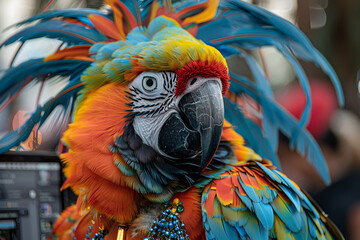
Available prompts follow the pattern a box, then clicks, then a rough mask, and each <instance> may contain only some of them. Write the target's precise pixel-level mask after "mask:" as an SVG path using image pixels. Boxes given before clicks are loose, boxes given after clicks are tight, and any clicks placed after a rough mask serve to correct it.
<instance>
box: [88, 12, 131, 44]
mask: <svg viewBox="0 0 360 240" xmlns="http://www.w3.org/2000/svg"><path fill="white" fill-rule="evenodd" d="M88 18H89V19H90V21H91V22H92V23H93V24H94V26H95V28H96V29H97V30H99V31H100V32H101V33H102V34H104V35H105V36H107V37H109V38H112V39H114V40H125V34H124V33H123V32H122V31H121V30H122V29H119V28H118V27H117V26H116V25H115V23H114V22H113V21H111V20H110V19H107V18H106V17H103V16H100V15H95V14H92V15H90V16H89V17H88Z"/></svg>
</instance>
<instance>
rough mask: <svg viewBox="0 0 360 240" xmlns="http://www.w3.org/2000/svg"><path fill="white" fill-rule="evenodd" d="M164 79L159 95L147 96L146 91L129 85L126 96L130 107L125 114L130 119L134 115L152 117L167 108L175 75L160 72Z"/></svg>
mask: <svg viewBox="0 0 360 240" xmlns="http://www.w3.org/2000/svg"><path fill="white" fill-rule="evenodd" d="M161 76H162V77H163V79H164V83H163V89H164V92H161V93H160V94H159V96H156V97H149V96H148V95H147V94H146V93H144V92H143V91H141V90H140V89H139V88H136V87H134V86H131V87H130V88H129V90H130V92H126V93H127V94H128V95H127V97H128V98H129V99H130V100H131V103H129V104H128V105H129V106H130V107H131V109H130V110H129V112H130V113H129V114H128V115H127V116H126V117H127V118H128V120H127V122H129V120H132V119H133V118H134V117H135V116H141V115H143V116H149V117H153V116H154V115H156V114H159V113H162V112H164V111H166V110H167V107H168V106H169V105H170V104H171V103H172V102H173V100H174V98H175V97H176V95H175V89H176V81H177V75H176V74H175V73H173V72H161Z"/></svg>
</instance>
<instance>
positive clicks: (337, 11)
mask: <svg viewBox="0 0 360 240" xmlns="http://www.w3.org/2000/svg"><path fill="white" fill-rule="evenodd" d="M247 2H251V3H252V4H256V5H259V6H261V7H263V8H266V9H268V10H270V11H272V12H273V13H275V14H278V15H280V16H282V17H284V18H286V19H287V20H289V21H290V22H292V23H294V24H295V25H297V26H298V27H299V28H300V29H301V30H302V31H303V32H304V33H305V34H306V35H307V37H308V38H309V39H310V40H311V42H312V43H313V44H314V45H315V47H316V48H317V49H319V51H320V52H321V53H322V54H323V55H324V56H325V57H326V58H327V60H328V61H329V62H330V64H331V65H332V66H333V67H334V69H335V71H336V72H337V74H338V76H339V79H340V81H341V84H342V87H343V90H344V95H345V108H344V109H342V110H338V109H337V108H338V106H337V103H336V96H335V93H334V90H333V88H332V86H331V85H330V82H329V80H328V78H327V76H325V75H324V74H323V72H322V71H321V69H318V68H317V67H316V66H314V65H312V64H309V63H306V62H301V64H302V65H303V67H304V68H305V70H306V72H307V74H308V77H309V78H310V79H311V80H312V82H313V84H312V85H311V94H312V97H313V109H312V115H311V119H310V123H309V126H308V130H309V131H310V132H311V133H312V134H313V135H314V136H315V139H316V140H317V141H318V143H319V144H320V146H321V148H322V150H323V152H324V155H325V157H326V160H327V161H328V165H329V170H330V174H331V177H332V181H333V183H332V185H330V186H325V185H324V184H323V182H322V180H321V178H320V177H319V175H318V174H317V173H316V172H315V170H313V168H312V166H311V165H310V164H307V162H306V160H304V159H301V158H302V157H301V156H299V155H298V154H296V153H294V152H293V151H291V150H290V149H289V147H288V140H287V139H286V138H285V137H284V136H281V141H280V145H279V157H280V160H281V162H282V168H283V171H284V172H285V173H286V174H287V175H288V176H289V177H290V178H291V179H293V180H294V181H295V182H296V183H298V184H299V185H300V186H301V187H303V188H304V189H306V190H307V191H308V192H309V193H310V194H311V195H312V196H314V198H315V199H316V200H317V201H318V202H319V204H320V205H321V206H322V208H323V209H324V211H325V212H326V213H328V214H329V217H330V218H331V219H332V220H333V221H334V222H335V223H336V225H337V226H338V227H339V228H340V230H341V231H342V232H343V233H344V234H345V237H346V238H349V239H360V186H359V183H360V146H359V143H358V141H359V139H360V122H359V115H360V104H359V102H360V97H359V89H358V84H359V82H358V81H359V80H358V79H357V74H358V70H359V69H360V24H359V22H360V14H359V13H360V1H358V0H342V1H328V0H252V1H247ZM48 3H49V0H12V1H8V0H0V32H1V34H0V42H2V41H3V40H5V39H6V38H7V37H9V36H11V34H13V33H14V32H16V30H17V27H11V28H8V27H9V26H12V25H14V24H16V23H17V22H19V21H21V20H25V19H27V18H28V17H30V16H32V15H34V14H36V13H39V12H41V11H42V10H43V9H44V8H46V7H48V8H47V9H48V10H51V9H62V8H78V7H90V8H99V7H100V6H101V4H102V1H100V0H58V1H53V2H51V4H50V5H49V6H47V5H48ZM29 45H30V44H28V46H23V47H22V48H21V51H22V52H21V54H20V56H21V57H18V58H16V59H13V58H12V56H13V54H14V53H15V52H16V51H18V49H19V45H17V44H13V45H11V46H9V47H6V48H2V49H0V74H1V73H2V72H3V71H4V70H5V69H6V68H7V67H8V66H9V64H10V63H12V62H13V63H14V64H15V65H17V64H18V63H20V62H22V61H24V60H26V58H27V57H29V56H31V57H42V56H45V55H47V54H49V53H51V52H53V51H54V50H56V49H57V48H59V45H60V42H58V41H56V40H52V41H46V42H44V41H42V40H41V39H40V40H34V41H32V42H31V46H29ZM60 47H61V46H60ZM253 54H254V55H255V57H257V58H258V59H261V61H260V60H259V62H262V63H263V64H264V69H265V71H266V74H267V76H268V77H269V79H270V83H271V85H272V87H273V89H274V91H275V95H276V96H277V99H278V101H279V103H280V104H282V105H283V106H284V107H285V108H286V109H287V110H288V111H289V112H290V113H292V114H293V115H294V116H295V117H298V116H299V115H300V113H301V112H302V109H303V108H304V106H305V102H304V101H305V96H304V94H303V93H302V92H301V89H300V88H299V86H297V85H296V84H295V82H296V78H295V74H294V73H293V70H292V68H291V66H290V64H289V63H288V62H287V61H286V60H285V58H284V57H282V56H281V55H280V54H279V53H278V52H277V51H276V50H274V49H272V48H263V49H261V50H260V51H259V52H258V53H253ZM239 64H240V65H241V62H239V61H238V60H236V59H234V60H233V61H231V62H230V63H229V66H230V67H232V68H234V69H235V68H236V69H237V71H241V74H246V73H244V71H246V69H241V67H239ZM59 87H60V86H59V85H55V84H48V85H43V84H41V83H40V84H38V85H35V86H31V87H30V88H27V89H25V91H24V92H23V93H22V94H21V96H20V98H19V100H17V101H15V102H14V104H12V105H10V106H9V107H7V108H6V109H5V110H4V111H3V112H1V113H0V137H1V136H3V135H4V134H5V133H6V132H9V131H10V130H12V129H13V128H16V127H17V126H19V124H21V123H22V122H23V121H25V120H26V113H27V112H29V111H33V110H34V109H35V108H36V106H38V105H39V104H41V103H43V102H44V101H45V100H46V99H47V98H48V97H49V96H52V94H53V93H54V92H56V91H57V89H59ZM39 91H41V92H42V94H41V96H40V97H37V95H38V93H39ZM59 111H62V110H61V109H59ZM64 114H66V113H64ZM65 125H66V123H64V122H61V121H57V122H56V123H54V122H52V123H51V121H50V123H48V124H45V125H44V126H43V127H42V129H40V131H39V132H38V133H35V132H34V134H38V135H40V136H38V138H37V139H38V140H37V141H36V142H26V143H24V144H23V145H22V148H24V149H43V150H44V149H45V150H53V149H55V148H56V147H58V146H57V140H56V139H57V138H59V137H60V135H61V129H62V128H63V127H64V126H65Z"/></svg>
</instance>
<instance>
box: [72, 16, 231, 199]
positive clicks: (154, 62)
mask: <svg viewBox="0 0 360 240" xmlns="http://www.w3.org/2000/svg"><path fill="white" fill-rule="evenodd" d="M92 51H94V52H95V53H96V59H97V61H96V62H95V63H94V64H93V66H92V67H90V68H89V69H88V70H87V71H86V72H85V74H84V76H83V78H82V80H83V81H84V82H85V84H86V91H85V93H84V94H83V100H82V102H81V103H80V107H79V108H78V109H79V110H78V112H86V111H82V110H81V105H82V104H83V102H85V101H86V99H89V98H90V99H91V98H94V96H93V95H96V94H97V93H96V92H99V91H101V90H99V89H102V88H104V87H105V88H106V85H108V86H109V85H112V86H113V87H112V88H113V90H114V91H115V90H116V89H115V88H122V89H123V91H122V95H124V96H126V98H124V97H122V98H121V99H122V101H123V102H125V105H126V107H124V106H125V105H124V103H119V104H118V107H119V109H121V110H119V111H122V114H123V115H122V119H116V118H114V119H113V122H112V123H111V124H112V125H111V126H113V125H114V124H117V125H118V127H117V128H118V129H119V130H118V132H116V131H113V130H109V129H111V128H112V127H111V126H107V130H106V131H107V134H111V135H112V136H111V137H112V140H111V141H112V143H111V144H109V143H108V144H109V146H107V147H108V148H109V149H110V150H111V151H112V152H113V154H114V156H115V158H114V159H115V161H114V162H115V165H116V166H117V167H118V168H119V169H120V170H121V172H122V173H123V174H124V175H127V176H132V180H131V181H135V180H134V178H135V179H136V181H138V183H137V184H133V182H132V185H139V186H140V187H137V188H138V189H137V190H138V191H140V192H142V193H150V192H152V193H163V192H164V189H165V188H167V187H169V186H170V188H171V187H173V188H176V187H177V186H181V187H187V186H190V185H191V184H193V183H194V182H195V181H196V179H197V178H199V176H200V174H201V172H202V171H203V170H204V169H206V168H207V167H208V166H209V164H210V162H211V161H212V159H214V155H215V156H216V151H217V149H218V146H219V143H220V138H221V133H222V130H223V123H224V106H223V95H224V94H225V92H226V90H227V88H228V85H229V83H228V80H229V75H228V68H227V64H226V61H225V59H224V58H223V56H222V55H221V54H220V52H219V51H217V50H216V49H215V48H213V47H211V46H208V45H206V44H204V43H203V42H201V41H199V40H197V39H195V38H194V37H193V36H191V35H190V34H189V33H188V32H186V31H185V30H184V29H182V28H181V27H180V26H179V25H178V24H177V23H176V22H175V21H173V20H171V19H167V18H165V17H158V18H156V19H155V20H153V21H152V22H151V23H150V25H149V26H148V28H147V29H146V28H137V29H134V30H133V31H132V32H130V33H129V34H128V36H127V41H120V42H116V43H110V44H105V43H104V44H98V45H95V47H93V49H92ZM99 76H100V78H102V81H101V84H99V82H100V81H99ZM109 92H110V89H109ZM106 94H107V93H105V98H107V99H108V101H110V102H115V101H116V100H115V99H114V98H113V97H112V96H111V94H113V93H111V94H109V95H108V96H106ZM120 94H121V93H120ZM117 95H119V94H117ZM103 96H104V94H103ZM83 105H87V106H86V108H87V109H88V108H89V107H88V105H89V104H83ZM121 106H123V107H121ZM103 107H104V108H106V105H105V106H103ZM123 108H125V109H123ZM106 111H107V110H104V113H101V114H104V115H106ZM109 111H110V110H109ZM112 111H116V110H115V109H112ZM98 113H99V112H98ZM110 114H112V113H110ZM77 115H81V113H80V114H77ZM79 118H81V117H79ZM76 120H77V119H76V115H75V121H74V123H76ZM100 127H102V126H100ZM218 155H219V154H218ZM220 155H221V154H220ZM225 155H226V154H225ZM221 157H224V154H222V156H218V158H221ZM215 158H216V157H215ZM215 164H216V163H215ZM134 176H136V177H134ZM167 192H169V191H167Z"/></svg>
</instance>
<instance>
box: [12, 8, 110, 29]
mask: <svg viewBox="0 0 360 240" xmlns="http://www.w3.org/2000/svg"><path fill="white" fill-rule="evenodd" d="M90 14H96V15H101V16H103V17H106V18H108V16H107V15H105V14H103V13H101V12H100V11H99V10H96V9H85V8H84V9H80V8H68V9H60V10H53V11H48V12H43V13H39V14H37V15H34V16H33V17H31V18H29V19H26V20H25V21H21V22H19V23H17V24H16V26H20V25H24V24H26V23H31V22H34V21H36V20H40V21H46V20H49V19H53V18H75V19H77V20H79V21H81V22H83V23H85V24H88V25H90V26H93V24H92V23H91V22H90V20H89V19H88V18H87V17H88V16H89V15H90Z"/></svg>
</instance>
